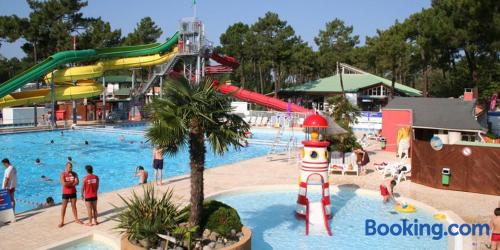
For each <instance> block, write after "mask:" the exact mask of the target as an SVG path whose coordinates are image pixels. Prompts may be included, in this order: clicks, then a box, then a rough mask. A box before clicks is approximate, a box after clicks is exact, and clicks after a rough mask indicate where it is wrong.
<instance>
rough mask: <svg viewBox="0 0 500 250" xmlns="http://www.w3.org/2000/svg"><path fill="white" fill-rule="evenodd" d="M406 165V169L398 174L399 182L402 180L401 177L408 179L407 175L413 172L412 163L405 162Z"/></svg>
mask: <svg viewBox="0 0 500 250" xmlns="http://www.w3.org/2000/svg"><path fill="white" fill-rule="evenodd" d="M403 166H404V167H406V170H404V171H401V172H400V173H399V174H398V179H397V183H399V182H401V179H404V180H405V181H406V176H407V175H408V174H409V173H411V164H405V165H403Z"/></svg>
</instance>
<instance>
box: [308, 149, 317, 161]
mask: <svg viewBox="0 0 500 250" xmlns="http://www.w3.org/2000/svg"><path fill="white" fill-rule="evenodd" d="M310 156H311V159H316V158H318V152H316V151H315V150H313V151H312V152H311V155H310Z"/></svg>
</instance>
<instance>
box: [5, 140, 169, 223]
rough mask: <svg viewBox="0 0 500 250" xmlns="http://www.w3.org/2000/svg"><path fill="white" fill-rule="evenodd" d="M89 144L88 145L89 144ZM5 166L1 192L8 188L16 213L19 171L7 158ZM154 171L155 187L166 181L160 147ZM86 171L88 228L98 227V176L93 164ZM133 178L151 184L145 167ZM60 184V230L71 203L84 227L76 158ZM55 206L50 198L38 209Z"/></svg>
mask: <svg viewBox="0 0 500 250" xmlns="http://www.w3.org/2000/svg"><path fill="white" fill-rule="evenodd" d="M86 142H87V141H86ZM87 143H88V142H87ZM2 164H3V165H4V167H5V171H4V178H3V180H2V189H7V190H8V192H9V194H10V198H11V202H12V208H13V210H14V211H15V205H16V202H15V197H14V194H15V191H16V185H17V170H16V168H15V167H14V166H13V165H12V164H11V163H10V161H9V159H7V158H5V159H3V160H2ZM35 164H36V165H37V166H43V163H42V161H41V160H40V159H39V158H37V159H36V160H35ZM152 165H153V170H154V175H155V183H156V185H161V184H162V182H163V153H162V151H161V149H159V148H158V147H154V148H153V164H152ZM85 171H86V173H87V175H86V176H85V177H84V178H83V180H82V185H81V192H80V193H81V198H82V200H83V201H84V202H85V205H86V207H87V214H88V218H89V221H88V222H87V223H86V225H88V226H93V225H98V224H99V222H98V221H97V217H98V216H97V215H98V212H97V193H98V191H99V177H98V176H97V175H95V174H94V169H93V167H92V166H91V165H86V166H85ZM134 176H136V177H138V179H139V185H142V184H146V183H147V182H148V172H147V171H146V170H145V169H144V167H143V166H138V167H137V168H136V170H135V173H134ZM40 181H43V182H52V181H53V180H52V179H50V178H49V177H47V176H45V175H42V176H40ZM59 182H60V183H61V185H62V206H61V220H60V223H59V225H58V226H59V227H63V226H64V218H65V215H66V208H67V207H68V203H69V204H70V205H71V210H72V212H73V216H74V218H75V222H76V223H78V224H83V223H82V222H81V220H80V219H79V218H78V212H77V207H76V203H77V186H78V185H80V179H79V177H78V174H77V173H76V172H74V171H73V159H72V158H71V157H68V159H67V162H66V165H65V169H64V171H63V172H62V173H61V174H60V177H59ZM53 205H54V199H53V198H52V197H48V198H47V200H46V203H44V204H39V206H38V207H39V208H42V207H49V206H53Z"/></svg>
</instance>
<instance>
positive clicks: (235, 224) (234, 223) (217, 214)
mask: <svg viewBox="0 0 500 250" xmlns="http://www.w3.org/2000/svg"><path fill="white" fill-rule="evenodd" d="M242 226H243V225H242V224H241V220H240V216H239V215H238V212H237V211H236V209H234V208H232V207H229V206H227V207H226V206H221V207H219V208H218V209H217V210H215V211H214V212H213V213H211V214H208V216H207V224H206V225H205V228H207V229H210V230H212V231H215V232H217V233H219V234H220V235H222V236H224V237H227V236H229V235H230V234H231V229H235V230H236V231H240V230H241V227H242Z"/></svg>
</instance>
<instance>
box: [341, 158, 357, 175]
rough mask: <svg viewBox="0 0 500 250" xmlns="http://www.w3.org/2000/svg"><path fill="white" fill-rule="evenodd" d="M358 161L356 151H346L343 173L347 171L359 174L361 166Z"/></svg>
mask: <svg viewBox="0 0 500 250" xmlns="http://www.w3.org/2000/svg"><path fill="white" fill-rule="evenodd" d="M356 161H357V157H356V154H355V153H346V160H345V164H344V171H343V172H342V174H343V175H344V174H345V173H356V175H359V166H358V163H357V162H356ZM349 165H351V166H352V169H349Z"/></svg>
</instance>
